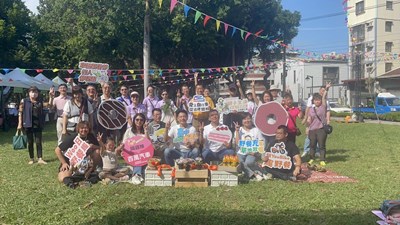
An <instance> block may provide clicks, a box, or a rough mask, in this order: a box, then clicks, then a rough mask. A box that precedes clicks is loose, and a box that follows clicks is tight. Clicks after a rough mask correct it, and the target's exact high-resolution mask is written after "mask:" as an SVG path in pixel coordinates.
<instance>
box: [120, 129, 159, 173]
mask: <svg viewBox="0 0 400 225" xmlns="http://www.w3.org/2000/svg"><path fill="white" fill-rule="evenodd" d="M153 155H154V147H153V145H152V144H151V141H150V140H149V139H147V138H145V137H143V136H135V137H131V138H129V139H128V140H126V141H125V144H124V150H123V151H122V157H123V158H124V160H125V162H126V163H128V164H129V165H131V166H144V165H147V162H148V160H149V159H150V158H152V157H153Z"/></svg>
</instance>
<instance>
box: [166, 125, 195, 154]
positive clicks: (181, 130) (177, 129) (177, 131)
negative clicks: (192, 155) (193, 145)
mask: <svg viewBox="0 0 400 225" xmlns="http://www.w3.org/2000/svg"><path fill="white" fill-rule="evenodd" d="M188 134H196V128H194V127H193V126H190V125H187V126H186V128H185V127H181V125H179V124H178V125H175V126H173V127H171V129H170V130H169V131H168V137H169V138H171V139H172V142H173V144H174V147H175V148H176V149H179V150H181V151H189V150H190V149H189V148H188V147H187V146H186V145H185V144H184V142H183V140H181V141H178V140H179V139H183V137H184V136H186V135H188ZM174 139H176V140H175V141H174Z"/></svg>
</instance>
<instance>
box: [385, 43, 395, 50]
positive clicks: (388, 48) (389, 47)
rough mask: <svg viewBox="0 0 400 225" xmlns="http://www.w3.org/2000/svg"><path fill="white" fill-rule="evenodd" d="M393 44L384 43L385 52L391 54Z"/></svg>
mask: <svg viewBox="0 0 400 225" xmlns="http://www.w3.org/2000/svg"><path fill="white" fill-rule="evenodd" d="M392 46H393V42H385V52H392Z"/></svg>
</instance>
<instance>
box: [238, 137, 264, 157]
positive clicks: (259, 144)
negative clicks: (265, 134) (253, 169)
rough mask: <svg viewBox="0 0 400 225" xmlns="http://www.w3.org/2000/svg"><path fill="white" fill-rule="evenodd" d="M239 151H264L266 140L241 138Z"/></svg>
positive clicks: (244, 152) (245, 152)
mask: <svg viewBox="0 0 400 225" xmlns="http://www.w3.org/2000/svg"><path fill="white" fill-rule="evenodd" d="M238 146H239V151H240V152H241V153H243V154H247V153H255V152H259V153H264V152H265V151H264V140H259V139H256V140H240V141H239V144H238Z"/></svg>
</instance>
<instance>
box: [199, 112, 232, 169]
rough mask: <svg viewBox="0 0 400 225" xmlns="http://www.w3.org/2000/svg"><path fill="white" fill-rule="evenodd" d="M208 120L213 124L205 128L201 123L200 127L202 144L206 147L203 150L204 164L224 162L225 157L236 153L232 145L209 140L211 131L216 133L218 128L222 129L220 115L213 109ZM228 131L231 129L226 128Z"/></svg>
mask: <svg viewBox="0 0 400 225" xmlns="http://www.w3.org/2000/svg"><path fill="white" fill-rule="evenodd" d="M208 120H209V121H210V122H211V123H210V124H208V125H207V126H204V123H201V125H200V127H199V131H200V143H202V144H203V145H204V149H203V153H202V156H203V159H204V162H206V163H210V162H211V161H214V160H216V161H222V159H223V158H224V156H225V155H234V154H235V151H234V150H232V149H230V148H231V143H230V142H229V143H228V142H225V143H219V142H215V141H210V140H209V139H208V136H209V134H210V133H211V131H215V130H216V129H217V128H218V127H221V126H222V125H223V124H221V123H219V113H218V111H217V110H215V109H213V110H211V111H210V112H209V114H208ZM225 127H226V129H229V128H228V126H225Z"/></svg>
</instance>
